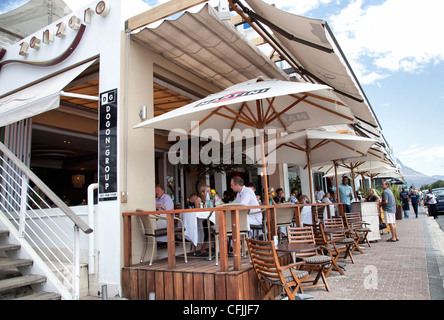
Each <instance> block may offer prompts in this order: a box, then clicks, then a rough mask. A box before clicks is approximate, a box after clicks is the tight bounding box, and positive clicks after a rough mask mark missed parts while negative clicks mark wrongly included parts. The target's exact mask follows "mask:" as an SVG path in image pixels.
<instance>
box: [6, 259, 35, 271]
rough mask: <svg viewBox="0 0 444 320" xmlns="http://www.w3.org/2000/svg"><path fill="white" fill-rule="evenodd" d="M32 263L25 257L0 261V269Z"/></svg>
mask: <svg viewBox="0 0 444 320" xmlns="http://www.w3.org/2000/svg"><path fill="white" fill-rule="evenodd" d="M32 263H33V261H32V260H27V259H17V260H5V261H0V270H2V269H10V268H18V267H26V266H31V265H32Z"/></svg>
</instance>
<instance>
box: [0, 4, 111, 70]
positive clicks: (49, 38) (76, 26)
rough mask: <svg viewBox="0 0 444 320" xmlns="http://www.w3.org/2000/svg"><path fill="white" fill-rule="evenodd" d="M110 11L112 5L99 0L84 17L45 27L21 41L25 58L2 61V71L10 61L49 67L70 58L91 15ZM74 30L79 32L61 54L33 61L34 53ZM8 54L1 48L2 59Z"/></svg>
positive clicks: (103, 15)
mask: <svg viewBox="0 0 444 320" xmlns="http://www.w3.org/2000/svg"><path fill="white" fill-rule="evenodd" d="M109 11H110V6H109V4H108V3H107V2H105V1H99V2H98V3H97V4H96V7H95V9H94V10H93V9H91V8H86V9H85V10H84V11H83V13H82V15H83V17H82V18H79V17H77V16H76V15H72V16H70V18H69V20H68V21H65V22H63V21H62V22H59V23H58V24H56V25H55V26H54V27H53V28H52V29H51V28H48V29H45V30H44V31H43V32H42V33H41V34H40V35H35V36H33V37H32V38H31V39H30V40H27V41H23V42H21V43H20V44H19V45H20V49H19V52H18V54H19V55H20V56H22V57H23V60H20V59H11V60H5V61H1V62H0V71H1V69H2V68H3V66H5V65H7V64H10V63H21V64H27V65H32V66H37V67H48V66H53V65H56V64H58V63H60V62H62V61H63V60H65V59H66V58H68V57H69V56H70V55H71V54H72V53H73V52H74V50H75V49H76V48H77V46H78V44H79V42H80V40H81V39H82V37H83V34H84V33H85V29H86V25H87V24H90V23H91V21H92V19H91V16H92V15H93V14H96V15H98V16H100V17H102V18H103V17H106V16H107V15H108V13H109ZM70 29H71V30H74V32H77V34H76V35H75V37H74V39H73V40H72V42H71V44H70V45H69V46H68V47H67V48H66V49H65V51H63V52H62V53H61V54H59V55H58V56H56V57H53V58H50V59H48V60H45V61H33V58H32V56H33V55H32V53H33V52H35V51H38V50H42V49H43V50H44V48H45V47H47V46H50V45H51V44H52V43H53V42H55V41H57V39H58V38H64V37H65V36H66V32H67V30H70ZM5 54H6V49H4V48H0V60H2V59H3V57H4V56H5Z"/></svg>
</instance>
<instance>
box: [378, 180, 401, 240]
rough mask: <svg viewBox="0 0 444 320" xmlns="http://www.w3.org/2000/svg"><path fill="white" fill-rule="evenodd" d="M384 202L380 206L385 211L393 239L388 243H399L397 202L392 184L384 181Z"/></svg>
mask: <svg viewBox="0 0 444 320" xmlns="http://www.w3.org/2000/svg"><path fill="white" fill-rule="evenodd" d="M382 189H383V191H382V197H381V198H382V201H381V202H380V206H381V207H382V210H383V211H384V218H385V222H386V223H387V224H388V226H389V229H390V233H391V235H392V237H391V238H390V239H388V240H387V242H396V241H399V238H398V227H397V226H396V201H395V196H394V195H393V192H392V190H390V182H388V181H384V182H383V183H382Z"/></svg>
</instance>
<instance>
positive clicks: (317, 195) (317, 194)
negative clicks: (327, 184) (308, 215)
mask: <svg viewBox="0 0 444 320" xmlns="http://www.w3.org/2000/svg"><path fill="white" fill-rule="evenodd" d="M324 196H325V192H324V190H322V189H321V187H320V186H317V187H316V191H315V198H316V200H317V201H322V199H324Z"/></svg>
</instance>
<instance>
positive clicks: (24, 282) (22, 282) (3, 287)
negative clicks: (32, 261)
mask: <svg viewBox="0 0 444 320" xmlns="http://www.w3.org/2000/svg"><path fill="white" fill-rule="evenodd" d="M44 282H46V277H45V276H41V275H37V274H28V275H26V276H20V277H14V278H9V279H4V280H1V281H0V292H2V291H7V290H12V289H17V288H21V287H24V286H29V285H32V284H41V283H44Z"/></svg>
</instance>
